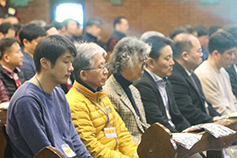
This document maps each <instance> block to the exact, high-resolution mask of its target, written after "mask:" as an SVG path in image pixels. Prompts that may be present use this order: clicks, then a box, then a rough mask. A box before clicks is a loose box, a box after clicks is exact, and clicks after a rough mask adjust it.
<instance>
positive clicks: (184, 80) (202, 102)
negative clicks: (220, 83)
mask: <svg viewBox="0 0 237 158" xmlns="http://www.w3.org/2000/svg"><path fill="white" fill-rule="evenodd" d="M172 48H173V52H174V59H175V65H174V70H173V73H172V75H171V76H170V77H169V80H170V82H171V84H172V85H173V87H174V88H173V90H174V97H175V101H176V103H177V105H178V107H179V110H180V111H181V113H182V114H183V115H184V117H185V118H186V119H187V120H188V121H189V123H190V124H191V125H196V124H200V123H208V122H213V121H215V120H217V119H219V116H220V114H219V113H218V112H216V110H215V109H214V108H213V107H212V105H211V104H209V103H208V102H207V101H206V98H205V96H204V94H203V91H202V87H201V84H200V81H199V79H198V77H197V76H196V75H195V74H194V73H193V70H194V69H195V68H197V67H198V66H199V64H201V62H202V50H201V45H200V43H199V41H198V39H197V38H196V37H195V36H193V35H191V34H186V33H182V34H179V35H177V36H176V37H175V38H174V44H173V47H172Z"/></svg>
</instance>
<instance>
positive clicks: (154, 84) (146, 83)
mask: <svg viewBox="0 0 237 158" xmlns="http://www.w3.org/2000/svg"><path fill="white" fill-rule="evenodd" d="M146 42H147V43H149V44H151V45H152V50H151V52H150V54H149V59H148V62H147V69H146V70H145V72H144V74H143V76H142V77H141V78H140V79H139V80H137V81H136V82H134V85H135V86H136V87H137V89H138V90H139V92H140V93H141V98H142V101H143V105H144V109H145V112H146V119H147V122H148V123H149V124H153V123H156V122H159V123H161V124H163V125H164V126H165V127H167V128H168V129H169V130H170V131H171V132H181V131H182V130H184V129H186V128H188V127H189V126H190V124H189V122H188V121H187V120H186V119H185V118H184V116H183V115H182V114H181V112H180V111H179V109H178V107H177V105H176V102H175V99H174V95H173V88H172V85H171V84H170V82H169V81H168V79H167V76H169V75H171V73H172V69H173V68H172V67H173V65H174V61H173V59H172V57H173V52H172V49H171V46H170V45H171V44H172V41H170V40H168V39H166V38H163V37H158V36H152V37H150V38H148V39H147V40H146Z"/></svg>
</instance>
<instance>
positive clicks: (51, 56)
mask: <svg viewBox="0 0 237 158" xmlns="http://www.w3.org/2000/svg"><path fill="white" fill-rule="evenodd" d="M75 54H76V48H75V46H74V45H73V43H72V42H71V41H69V40H68V39H67V38H66V37H63V36H59V35H51V36H48V37H46V38H45V39H43V40H42V41H41V42H40V43H39V44H38V45H37V47H36V49H35V54H34V61H35V65H36V75H35V76H34V77H32V78H31V79H30V80H29V81H28V82H25V83H24V84H23V85H22V86H21V87H20V88H19V89H18V90H17V91H16V93H15V95H14V96H13V97H12V99H11V102H10V106H9V108H8V114H7V133H8V135H9V138H10V142H11V148H12V152H13V157H22V158H23V157H24V158H32V157H34V155H35V154H36V153H37V152H39V151H40V150H41V149H42V148H44V147H46V146H53V147H55V148H56V149H57V150H59V151H60V152H61V153H62V154H63V155H64V156H66V157H76V158H92V157H91V156H90V153H89V152H88V151H87V150H86V147H85V145H84V144H83V143H82V141H81V139H80V137H79V135H78V134H77V132H76V130H75V127H74V125H73V123H72V120H71V113H70V109H69V105H68V102H67V100H66V98H65V95H64V92H63V91H62V90H61V89H60V88H58V87H56V86H57V85H58V84H61V83H66V82H67V79H68V78H69V76H70V74H71V72H72V71H73V67H72V64H71V62H72V59H73V56H75Z"/></svg>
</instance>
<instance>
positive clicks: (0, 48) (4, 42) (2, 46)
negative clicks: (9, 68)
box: [0, 37, 18, 59]
mask: <svg viewBox="0 0 237 158" xmlns="http://www.w3.org/2000/svg"><path fill="white" fill-rule="evenodd" d="M14 43H18V42H17V40H16V39H15V38H10V37H4V38H2V39H1V40H0V59H2V58H3V55H4V54H5V52H6V51H7V50H8V49H9V48H10V47H11V46H12V45H13V44H14Z"/></svg>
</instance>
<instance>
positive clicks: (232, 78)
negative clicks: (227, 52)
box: [224, 26, 237, 98]
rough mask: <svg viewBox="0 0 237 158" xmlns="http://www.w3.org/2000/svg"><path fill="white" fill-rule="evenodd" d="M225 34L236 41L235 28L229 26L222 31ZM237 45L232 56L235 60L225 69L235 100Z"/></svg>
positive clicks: (236, 94)
mask: <svg viewBox="0 0 237 158" xmlns="http://www.w3.org/2000/svg"><path fill="white" fill-rule="evenodd" d="M224 30H225V31H226V32H228V33H230V34H231V35H232V36H233V37H234V38H235V40H236V41H237V26H230V27H227V28H225V29H224ZM236 48H237V45H236V47H235V51H234V55H235V58H234V60H233V64H231V66H230V67H229V68H226V71H227V72H228V74H229V76H230V83H231V88H232V92H233V94H234V95H235V98H237V49H236Z"/></svg>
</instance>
